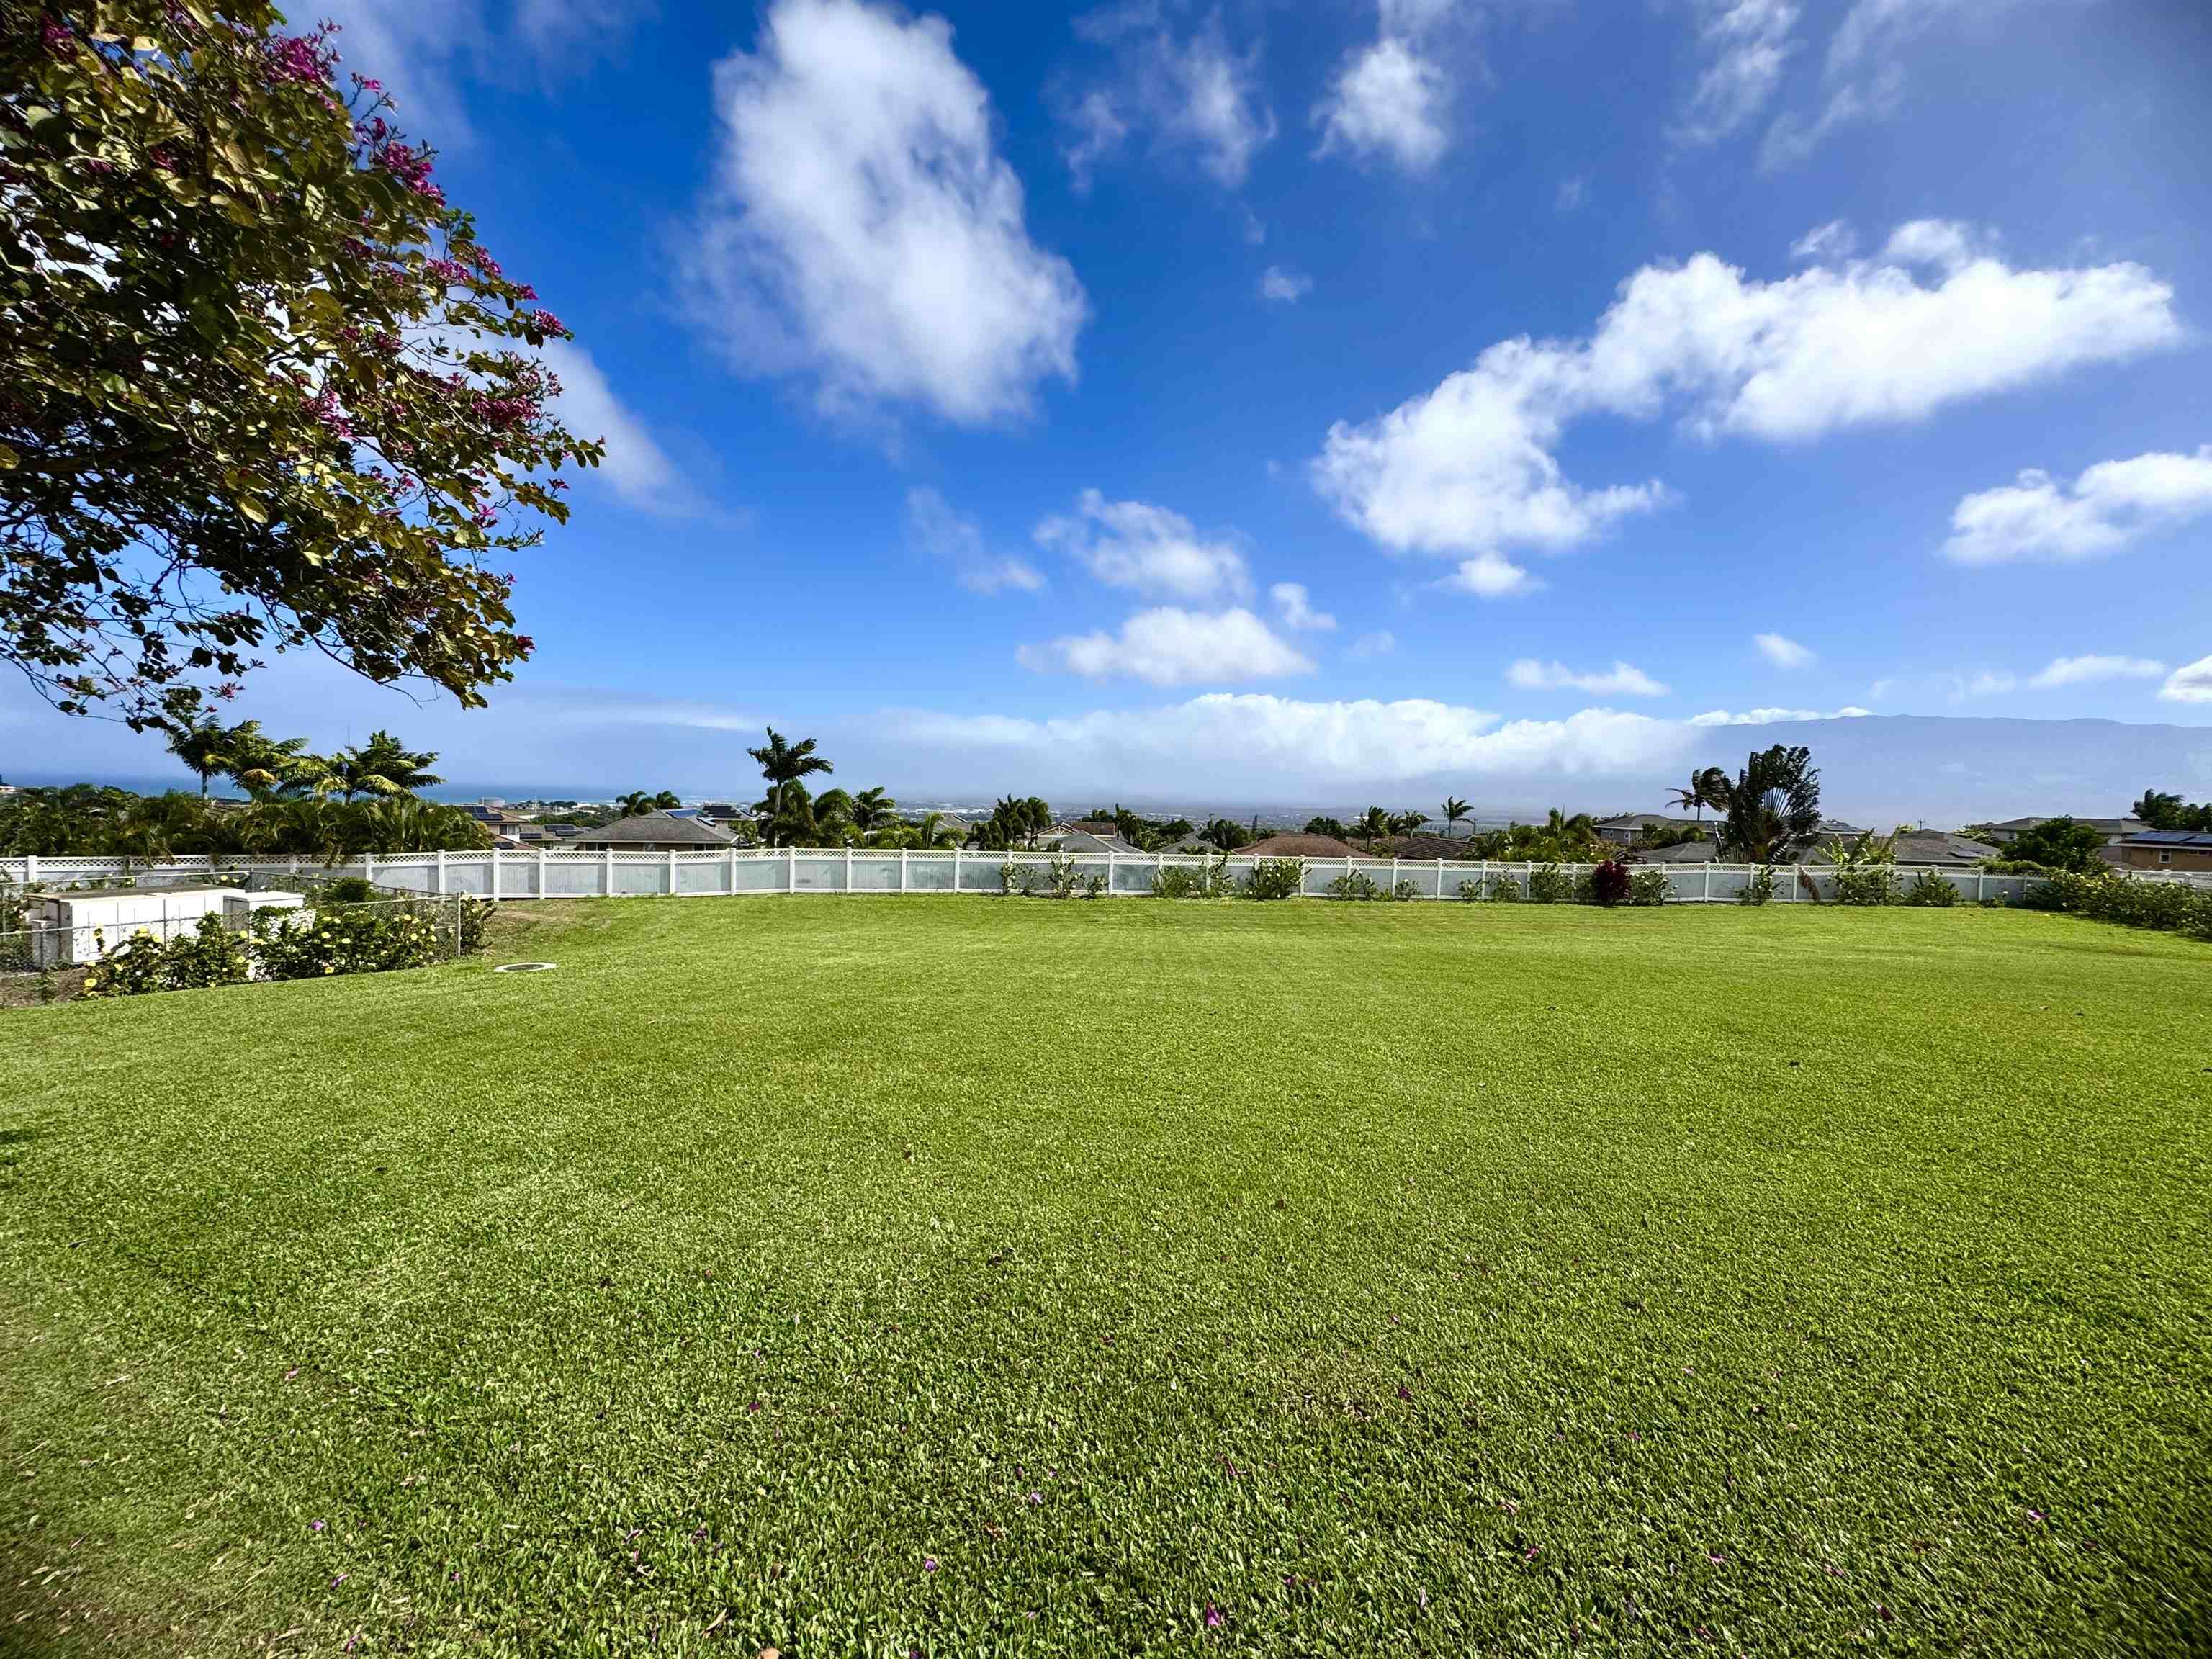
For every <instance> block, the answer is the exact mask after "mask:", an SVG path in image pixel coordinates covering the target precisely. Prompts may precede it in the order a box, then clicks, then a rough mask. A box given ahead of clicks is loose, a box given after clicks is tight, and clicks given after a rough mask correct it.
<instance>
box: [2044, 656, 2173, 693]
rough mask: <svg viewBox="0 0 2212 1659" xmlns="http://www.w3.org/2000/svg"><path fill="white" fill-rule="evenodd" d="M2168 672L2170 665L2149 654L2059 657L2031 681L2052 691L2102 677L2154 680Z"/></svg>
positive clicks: (2108, 678)
mask: <svg viewBox="0 0 2212 1659" xmlns="http://www.w3.org/2000/svg"><path fill="white" fill-rule="evenodd" d="M2165 672H2166V665H2165V664H2164V663H2162V662H2158V661H2154V659H2151V658H2149V657H2116V656H2098V655H2095V654H2091V655H2087V656H2081V657H2057V658H2053V659H2051V663H2050V665H2048V666H2047V667H2045V669H2044V670H2043V671H2042V672H2040V673H2039V674H2037V675H2036V676H2035V677H2034V678H2032V679H2030V680H2029V681H2028V684H2030V685H2032V686H2033V687H2035V689H2036V690H2039V691H2048V690H2053V689H2054V688H2056V687H2058V686H2062V685H2089V684H2094V683H2095V682H2097V681H2099V680H2154V679H2156V678H2158V677H2159V676H2160V675H2161V674H2163V673H2165Z"/></svg>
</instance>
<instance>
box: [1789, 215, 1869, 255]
mask: <svg viewBox="0 0 2212 1659" xmlns="http://www.w3.org/2000/svg"><path fill="white" fill-rule="evenodd" d="M1858 245H1859V234H1858V232H1857V231H1855V230H1853V229H1852V228H1850V225H1849V224H1848V223H1846V222H1844V221H1843V220H1841V219H1831V220H1829V221H1828V222H1827V223H1826V224H1825V225H1815V226H1814V227H1813V228H1812V229H1810V230H1808V231H1807V232H1806V233H1805V234H1803V235H1802V236H1800V237H1799V238H1798V239H1797V240H1796V241H1794V242H1792V243H1790V258H1792V259H1795V260H1796V261H1797V262H1798V263H1799V264H1808V263H1810V264H1822V265H1832V264H1841V263H1842V262H1843V261H1844V260H1845V259H1848V258H1850V257H1851V255H1852V254H1853V253H1854V252H1857V249H1858Z"/></svg>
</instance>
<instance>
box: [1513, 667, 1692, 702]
mask: <svg viewBox="0 0 2212 1659" xmlns="http://www.w3.org/2000/svg"><path fill="white" fill-rule="evenodd" d="M1505 678H1506V680H1507V682H1508V683H1509V684H1512V685H1515V686H1517V687H1519V688H1520V689H1521V690H1523V691H1566V690H1573V691H1586V692H1588V693H1589V695H1590V696H1593V697H1663V696H1666V695H1667V688H1666V687H1665V686H1663V685H1662V684H1659V682H1658V681H1656V680H1655V679H1653V678H1651V676H1650V675H1649V674H1647V673H1645V672H1644V671H1643V670H1642V669H1640V668H1638V667H1636V666H1634V665H1632V664H1629V663H1625V662H1620V661H1616V662H1615V663H1614V664H1613V666H1612V667H1611V668H1609V669H1607V670H1605V671H1603V672H1601V673H1588V674H1577V672H1575V671H1574V670H1572V669H1571V668H1569V667H1568V666H1567V665H1565V663H1560V662H1548V663H1547V662H1539V661H1538V660H1537V659H1535V658H1534V657H1523V658H1522V659H1520V660H1519V661H1518V662H1516V663H1515V664H1514V665H1512V666H1511V667H1510V668H1508V669H1507V670H1506V671H1505Z"/></svg>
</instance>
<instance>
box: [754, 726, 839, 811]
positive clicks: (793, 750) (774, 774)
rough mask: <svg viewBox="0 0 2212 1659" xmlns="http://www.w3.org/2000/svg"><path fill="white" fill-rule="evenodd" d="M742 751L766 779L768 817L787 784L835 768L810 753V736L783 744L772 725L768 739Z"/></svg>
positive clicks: (778, 802) (812, 751) (778, 803)
mask: <svg viewBox="0 0 2212 1659" xmlns="http://www.w3.org/2000/svg"><path fill="white" fill-rule="evenodd" d="M745 753H747V754H748V755H750V756H751V757H753V759H754V760H755V761H756V762H757V763H759V765H760V769H761V775H762V776H763V777H764V778H766V779H767V780H768V801H769V810H768V816H769V817H775V815H776V812H777V811H779V810H780V806H781V800H782V796H783V792H784V790H785V788H786V787H788V786H790V785H792V784H795V783H797V782H798V781H799V779H801V778H804V777H808V776H811V775H813V774H814V773H817V772H834V771H836V767H834V766H832V765H831V764H830V763H829V762H828V761H827V760H826V759H824V758H823V757H822V756H820V755H817V754H816V753H815V752H814V739H813V738H804V739H802V740H801V741H799V742H798V743H787V742H786V741H785V740H784V736H783V733H782V732H779V731H777V730H776V729H775V727H774V726H769V728H768V741H767V742H766V743H765V744H762V745H761V746H760V747H759V748H757V749H748V750H745Z"/></svg>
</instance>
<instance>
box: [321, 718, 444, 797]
mask: <svg viewBox="0 0 2212 1659" xmlns="http://www.w3.org/2000/svg"><path fill="white" fill-rule="evenodd" d="M437 758H438V757H437V756H436V755H435V753H432V752H431V751H429V750H424V751H423V752H422V753H421V754H416V752H415V751H414V750H410V749H408V748H405V747H404V746H403V745H402V744H401V743H400V741H399V739H398V738H395V737H393V736H392V733H391V732H370V733H369V734H368V742H367V743H365V744H362V745H361V746H360V747H359V748H357V749H356V748H345V749H341V750H338V752H337V754H335V755H333V756H331V758H330V763H329V769H330V776H331V784H332V786H333V787H334V788H335V789H336V791H337V793H339V794H341V795H343V796H344V797H345V798H346V799H348V800H351V799H353V798H354V797H355V796H356V795H411V794H414V793H416V791H417V790H422V789H428V788H431V787H435V786H436V785H438V784H441V783H443V782H444V781H445V780H444V779H443V778H441V777H440V776H439V775H437V774H436V773H435V772H432V771H430V770H428V767H429V765H430V763H431V762H432V761H435V760H436V759H437Z"/></svg>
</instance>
